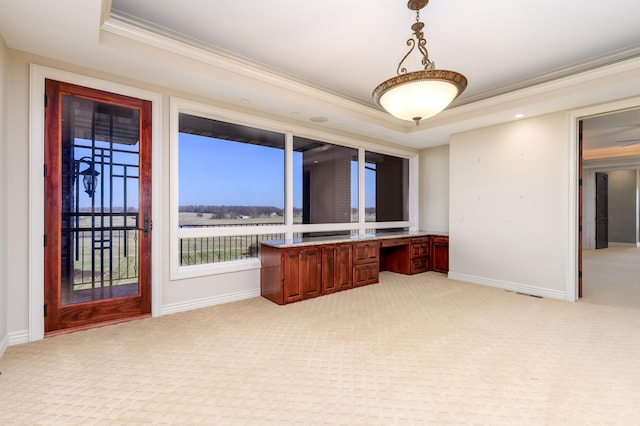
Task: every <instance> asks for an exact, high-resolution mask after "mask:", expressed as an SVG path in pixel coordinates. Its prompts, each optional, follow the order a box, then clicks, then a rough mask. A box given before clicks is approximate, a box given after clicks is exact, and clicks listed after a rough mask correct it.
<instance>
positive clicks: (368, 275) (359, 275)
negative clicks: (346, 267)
mask: <svg viewBox="0 0 640 426" xmlns="http://www.w3.org/2000/svg"><path fill="white" fill-rule="evenodd" d="M379 273H380V265H379V264H378V262H371V263H363V264H361V265H356V266H354V268H353V286H354V287H359V286H363V285H367V284H375V283H377V282H378V275H379Z"/></svg>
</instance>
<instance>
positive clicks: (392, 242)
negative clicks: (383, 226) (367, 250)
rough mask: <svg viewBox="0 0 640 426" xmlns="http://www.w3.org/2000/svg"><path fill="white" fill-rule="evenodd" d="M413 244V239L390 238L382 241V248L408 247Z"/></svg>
mask: <svg viewBox="0 0 640 426" xmlns="http://www.w3.org/2000/svg"><path fill="white" fill-rule="evenodd" d="M410 243H411V239H409V238H389V239H386V240H382V241H380V247H397V246H406V245H409V244H410Z"/></svg>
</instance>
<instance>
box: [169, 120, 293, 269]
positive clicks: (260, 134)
mask: <svg viewBox="0 0 640 426" xmlns="http://www.w3.org/2000/svg"><path fill="white" fill-rule="evenodd" d="M284 148H285V135H284V134H282V133H277V132H271V131H266V130H261V129H255V128H251V127H247V126H242V125H238V124H231V123H225V122H221V121H217V120H212V119H208V118H202V117H196V116H193V115H188V114H180V115H179V135H178V159H179V163H178V218H179V219H178V226H179V227H180V228H181V229H184V228H214V227H227V228H228V227H238V228H239V227H257V226H268V225H279V224H280V225H281V224H284V159H285V156H284V153H285V150H284ZM258 238H259V235H258V234H254V235H246V234H244V233H238V234H237V235H225V236H206V237H192V238H181V239H180V249H179V251H180V253H179V259H180V265H195V264H202V263H216V262H226V261H232V260H239V259H246V258H254V257H257V256H258ZM260 238H262V239H265V238H263V237H262V236H260Z"/></svg>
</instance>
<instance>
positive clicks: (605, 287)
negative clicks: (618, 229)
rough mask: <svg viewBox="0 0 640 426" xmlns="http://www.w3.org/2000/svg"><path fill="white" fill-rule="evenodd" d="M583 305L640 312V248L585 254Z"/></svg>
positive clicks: (587, 251) (589, 251)
mask: <svg viewBox="0 0 640 426" xmlns="http://www.w3.org/2000/svg"><path fill="white" fill-rule="evenodd" d="M582 276H583V282H582V285H583V293H582V300H581V301H582V302H589V303H598V304H602V305H608V306H619V307H626V308H635V309H640V248H636V247H615V246H612V247H609V248H606V249H600V250H584V251H583V252H582Z"/></svg>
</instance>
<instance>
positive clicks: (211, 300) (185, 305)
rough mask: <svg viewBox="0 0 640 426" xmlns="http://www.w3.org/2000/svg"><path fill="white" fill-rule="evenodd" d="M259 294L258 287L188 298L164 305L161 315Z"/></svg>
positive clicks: (234, 300)
mask: <svg viewBox="0 0 640 426" xmlns="http://www.w3.org/2000/svg"><path fill="white" fill-rule="evenodd" d="M259 296H260V289H259V288H257V289H252V290H246V291H238V292H236V293H227V294H223V295H220V296H214V297H207V298H204V299H198V300H190V301H188V302H180V303H172V304H169V305H164V306H163V307H162V310H161V315H167V314H175V313H178V312H184V311H190V310H192V309H200V308H208V307H209V306H215V305H220V304H223V303H229V302H236V301H238V300H244V299H252V298H254V297H259Z"/></svg>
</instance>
